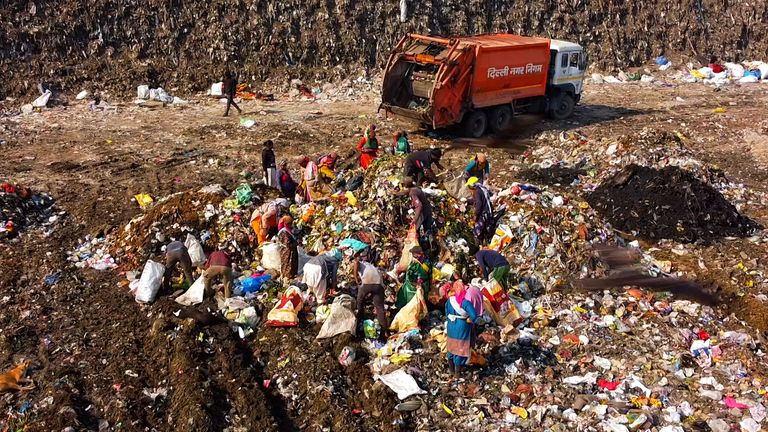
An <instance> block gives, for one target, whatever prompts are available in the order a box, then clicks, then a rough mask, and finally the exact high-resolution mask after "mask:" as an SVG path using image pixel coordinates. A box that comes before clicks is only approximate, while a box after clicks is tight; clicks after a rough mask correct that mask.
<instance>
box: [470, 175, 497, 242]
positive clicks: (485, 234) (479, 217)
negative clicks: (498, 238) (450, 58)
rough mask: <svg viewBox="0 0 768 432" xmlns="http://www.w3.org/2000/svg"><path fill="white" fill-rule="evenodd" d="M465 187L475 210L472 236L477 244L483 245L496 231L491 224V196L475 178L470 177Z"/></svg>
mask: <svg viewBox="0 0 768 432" xmlns="http://www.w3.org/2000/svg"><path fill="white" fill-rule="evenodd" d="M467 187H468V188H469V189H470V190H472V199H470V200H469V201H470V203H471V204H472V205H473V206H474V208H475V228H474V229H473V230H472V234H473V235H474V236H475V238H476V239H477V241H478V243H479V244H485V243H487V242H488V241H490V240H491V237H492V236H493V233H494V231H496V227H495V226H494V224H493V208H492V207H491V194H490V193H489V192H488V189H486V188H485V186H484V185H483V184H482V183H480V181H479V179H478V178H477V177H470V178H469V180H467Z"/></svg>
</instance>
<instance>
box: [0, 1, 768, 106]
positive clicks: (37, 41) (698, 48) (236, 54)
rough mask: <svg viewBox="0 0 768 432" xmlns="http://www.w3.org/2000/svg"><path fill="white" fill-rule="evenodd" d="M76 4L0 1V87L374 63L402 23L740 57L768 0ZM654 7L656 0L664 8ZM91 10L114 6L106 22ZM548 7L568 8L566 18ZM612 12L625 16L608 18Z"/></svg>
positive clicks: (66, 86)
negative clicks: (0, 53) (482, 5)
mask: <svg viewBox="0 0 768 432" xmlns="http://www.w3.org/2000/svg"><path fill="white" fill-rule="evenodd" d="M697 4H698V3H697ZM79 7H80V4H79V3H77V2H74V1H69V0H68V1H59V2H55V3H54V4H48V3H46V4H45V6H41V5H39V4H36V3H35V2H27V3H23V4H22V3H18V2H4V3H3V5H2V6H0V15H2V16H3V17H7V19H4V20H3V22H2V23H1V25H2V27H0V35H3V36H2V39H1V40H0V44H2V46H3V47H5V52H7V55H6V56H5V57H4V58H3V59H2V63H0V74H2V76H3V77H5V78H6V79H5V80H4V81H3V83H2V87H0V96H2V97H4V96H5V95H17V94H21V93H25V92H28V91H29V89H28V88H26V87H25V83H27V82H29V81H30V80H35V79H46V80H48V81H52V82H56V83H58V84H59V85H60V86H61V88H62V89H63V90H70V91H75V92H76V91H79V90H80V89H79V88H78V87H79V84H81V83H82V82H84V81H88V82H92V83H94V86H95V87H104V88H102V89H101V90H104V89H109V90H113V93H114V94H119V93H128V92H127V91H126V88H125V84H126V83H140V82H148V83H155V82H161V83H164V84H165V85H167V86H168V87H170V88H178V89H179V91H182V92H185V93H186V92H191V91H202V90H204V89H205V88H206V87H207V86H208V83H209V82H210V80H211V78H212V77H219V76H221V74H222V73H223V71H222V68H223V67H224V65H226V64H230V65H233V67H237V69H238V72H239V74H240V75H241V76H244V77H245V76H247V77H255V78H254V79H255V80H264V79H265V78H267V77H268V76H270V75H273V76H280V77H285V76H286V75H300V76H312V75H317V76H320V77H326V79H327V78H329V77H332V76H334V75H338V74H340V73H339V71H348V70H349V69H350V68H354V67H356V66H359V67H365V68H373V67H380V66H382V65H383V64H384V62H386V61H387V56H388V55H389V52H390V50H391V49H392V47H394V46H395V45H396V44H397V42H398V41H399V40H400V38H401V37H402V36H403V35H404V34H406V33H409V32H417V33H425V34H441V35H450V34H462V33H465V32H466V31H467V29H473V32H476V33H491V32H497V31H508V32H512V33H518V34H524V35H552V37H557V38H559V39H566V40H569V41H574V42H579V43H581V44H582V45H584V46H585V47H586V49H587V51H588V52H589V53H590V59H591V62H593V63H594V64H595V65H596V66H597V67H599V68H601V69H606V68H607V67H611V66H619V67H622V66H626V65H637V64H639V63H641V62H643V61H645V60H646V59H648V58H649V56H650V55H651V53H658V52H676V53H688V54H689V55H691V56H696V55H699V54H701V53H708V52H717V53H719V54H720V55H721V56H722V57H723V58H738V57H742V58H750V57H754V56H756V55H758V54H764V53H765V52H766V44H767V43H768V40H767V39H766V36H765V35H766V34H768V32H767V31H766V28H765V23H763V22H762V21H761V20H760V19H759V18H757V17H762V16H765V14H766V8H767V7H768V6H766V5H765V4H764V3H762V2H756V3H755V2H752V3H733V2H730V3H720V2H714V3H707V4H698V6H696V7H695V8H691V7H689V6H688V5H687V4H684V3H674V4H669V3H667V2H662V1H660V0H653V1H649V2H645V3H643V4H642V5H641V6H637V5H630V4H628V3H627V2H623V1H620V0H610V1H603V2H601V3H599V4H596V3H595V2H592V1H590V2H584V3H583V4H581V5H580V7H579V8H578V12H576V13H574V11H573V10H572V8H571V6H570V5H568V4H565V3H560V2H535V3H531V4H525V5H520V6H517V5H512V6H510V4H509V3H508V2H501V1H493V2H490V3H489V4H488V8H487V13H485V12H484V13H478V10H477V8H476V7H474V6H472V5H469V4H467V3H466V2H461V1H451V2H448V3H446V4H445V5H444V7H440V8H435V7H433V5H431V4H429V3H423V2H409V1H403V2H400V3H397V2H394V3H392V4H387V5H386V7H383V6H381V5H379V4H377V3H366V4H362V5H360V4H357V3H344V4H339V5H337V6H336V7H331V8H329V7H327V6H323V7H315V5H314V4H310V3H305V2H302V1H296V0H292V1H287V2H282V3H280V4H275V5H272V6H270V7H268V8H266V9H264V10H262V9H259V8H250V7H243V8H238V9H237V10H232V9H231V8H229V7H228V6H227V5H225V4H215V5H210V4H209V2H202V1H193V2H189V3H185V4H184V5H183V7H178V6H177V5H175V4H174V5H171V4H166V3H157V4H153V5H151V6H146V5H145V4H144V3H142V2H137V1H135V0H131V1H128V2H124V3H120V4H119V5H117V6H116V5H114V4H112V3H109V2H104V3H101V2H99V3H95V4H89V13H76V12H75V11H79ZM659 10H664V15H663V16H661V15H660V14H659ZM499 11H504V13H499ZM101 16H120V17H122V18H121V19H120V20H119V21H117V22H115V23H114V25H112V26H110V28H109V29H104V28H103V26H102V25H101V22H100V20H99V19H98V17H101ZM208 17H217V18H218V19H215V20H207V18H208ZM557 17H568V20H569V24H568V25H563V23H562V22H561V20H559V19H558V18H557ZM616 17H631V20H628V21H627V22H618V21H620V18H616ZM209 21H211V22H209ZM203 22H205V23H206V24H205V25H202V24H198V23H203ZM360 23H365V25H360ZM742 28H748V29H749V31H748V32H742V31H740V29H742ZM83 29H86V33H85V34H87V35H88V36H87V37H84V36H83V35H84V33H83ZM156 29H162V31H156ZM584 29H596V30H597V31H584ZM233 41H237V42H236V43H235V42H233ZM73 46H78V47H82V52H81V53H79V55H77V56H75V55H73V53H72V52H71V50H70V49H69V47H73ZM694 47H695V48H694ZM692 49H695V52H691V50H692ZM166 65H170V66H171V67H166ZM342 75H347V74H346V73H342Z"/></svg>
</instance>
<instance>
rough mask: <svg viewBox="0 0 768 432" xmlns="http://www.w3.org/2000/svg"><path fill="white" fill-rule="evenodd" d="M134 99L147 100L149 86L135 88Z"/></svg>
mask: <svg viewBox="0 0 768 432" xmlns="http://www.w3.org/2000/svg"><path fill="white" fill-rule="evenodd" d="M136 97H138V98H139V99H149V86H148V85H140V86H138V87H136Z"/></svg>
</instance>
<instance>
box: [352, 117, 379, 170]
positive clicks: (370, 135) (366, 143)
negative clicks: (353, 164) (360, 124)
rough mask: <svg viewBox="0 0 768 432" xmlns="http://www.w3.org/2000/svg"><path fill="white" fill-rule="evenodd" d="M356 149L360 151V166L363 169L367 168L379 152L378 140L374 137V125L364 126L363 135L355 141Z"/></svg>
mask: <svg viewBox="0 0 768 432" xmlns="http://www.w3.org/2000/svg"><path fill="white" fill-rule="evenodd" d="M357 151H358V152H360V166H361V167H363V169H368V167H369V166H370V165H371V163H372V162H373V161H374V160H375V159H376V156H377V155H378V152H379V141H378V140H377V139H376V125H370V126H368V127H367V128H365V133H363V137H362V138H360V142H358V143H357Z"/></svg>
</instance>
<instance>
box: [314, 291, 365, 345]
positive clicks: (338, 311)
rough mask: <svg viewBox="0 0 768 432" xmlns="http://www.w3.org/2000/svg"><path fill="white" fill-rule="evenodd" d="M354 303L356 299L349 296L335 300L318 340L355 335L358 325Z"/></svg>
mask: <svg viewBox="0 0 768 432" xmlns="http://www.w3.org/2000/svg"><path fill="white" fill-rule="evenodd" d="M354 302H355V301H354V299H353V298H352V297H351V296H349V295H347V294H342V295H340V296H338V297H336V298H335V299H333V303H332V304H331V313H330V315H329V316H328V319H326V320H325V322H324V323H323V326H322V327H321V328H320V333H318V335H317V337H316V339H327V338H330V337H334V336H336V335H338V334H342V333H351V334H354V333H355V325H356V324H357V318H356V317H355V313H354V312H352V309H353V308H354Z"/></svg>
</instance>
